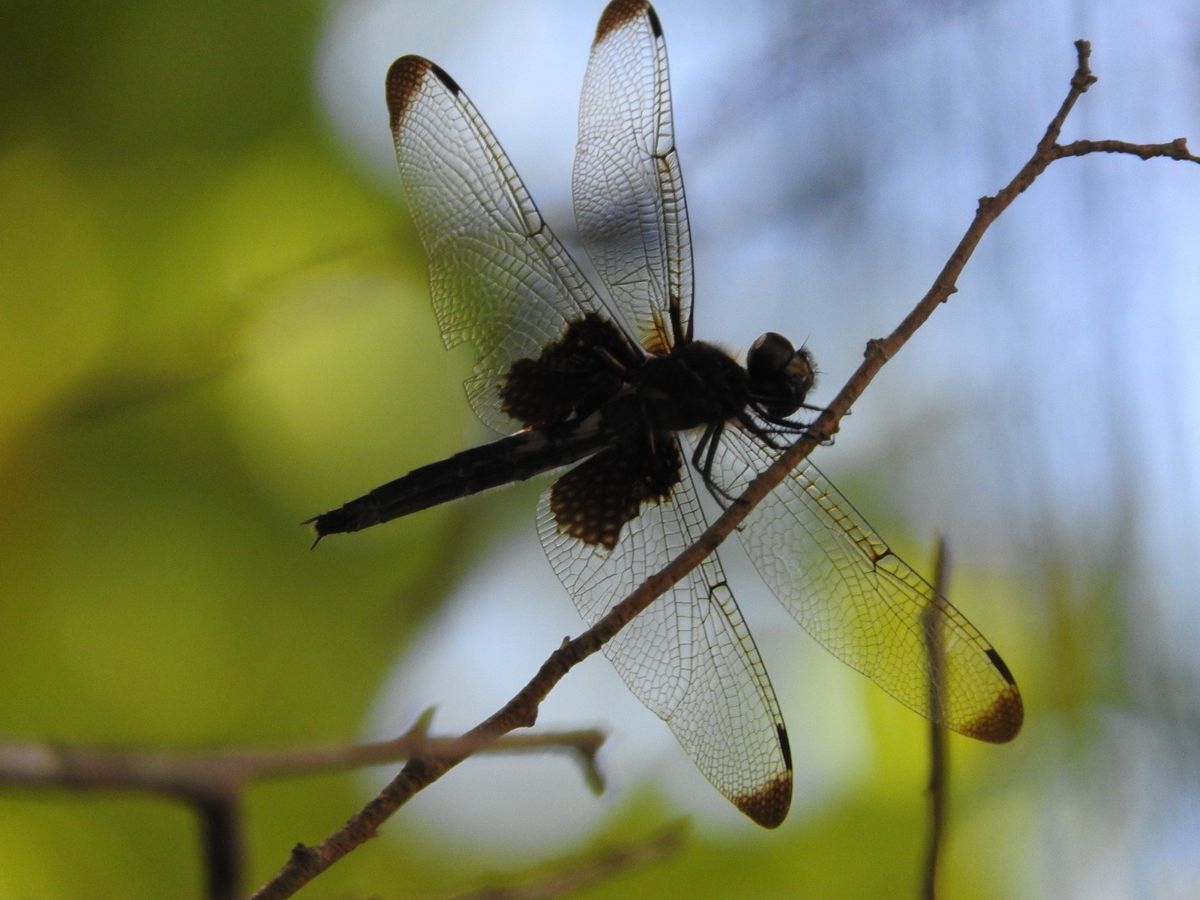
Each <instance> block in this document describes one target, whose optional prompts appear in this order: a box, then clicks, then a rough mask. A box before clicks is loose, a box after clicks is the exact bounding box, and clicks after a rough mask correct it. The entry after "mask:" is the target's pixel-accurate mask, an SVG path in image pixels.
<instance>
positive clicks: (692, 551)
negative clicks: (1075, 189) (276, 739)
mask: <svg viewBox="0 0 1200 900" xmlns="http://www.w3.org/2000/svg"><path fill="white" fill-rule="evenodd" d="M1075 48H1076V53H1077V65H1076V69H1075V72H1074V75H1073V76H1072V78H1071V84H1070V89H1069V91H1068V93H1067V96H1066V98H1065V99H1064V100H1063V102H1062V105H1061V106H1060V107H1059V109H1058V112H1057V113H1056V114H1055V116H1054V118H1053V119H1052V120H1051V121H1050V124H1049V126H1048V127H1047V128H1046V132H1045V134H1044V135H1043V136H1042V138H1041V140H1040V141H1039V142H1038V144H1037V149H1036V150H1035V152H1034V154H1033V156H1032V157H1031V158H1030V159H1029V161H1028V162H1026V163H1025V164H1024V165H1023V166H1022V167H1021V169H1020V171H1018V172H1017V174H1016V175H1015V176H1014V177H1013V179H1012V180H1011V181H1010V182H1009V183H1008V184H1007V185H1005V186H1004V187H1003V188H1001V189H1000V190H999V191H998V192H997V193H996V195H995V196H994V197H983V198H981V199H980V201H979V205H978V208H977V209H976V211H975V216H974V218H973V219H972V221H971V223H970V225H969V226H968V227H967V230H966V232H965V233H964V234H963V237H962V239H961V240H960V241H959V243H958V245H957V246H956V247H955V248H954V251H953V252H952V253H951V254H950V257H949V259H948V260H947V261H946V263H945V265H944V266H943V267H942V270H941V272H939V273H938V276H937V278H936V279H935V280H934V282H933V284H932V286H931V287H930V288H929V290H928V292H927V293H926V294H925V296H924V297H922V298H921V300H920V302H918V303H917V305H916V306H915V307H914V308H913V309H912V311H911V312H909V314H908V315H907V316H905V318H904V320H903V321H902V322H901V323H900V324H899V325H898V326H897V327H896V329H895V330H894V331H893V332H892V333H891V334H889V335H888V336H887V337H886V338H882V339H878V340H872V341H870V342H868V344H867V347H866V352H865V354H864V359H863V362H862V363H861V364H860V365H859V367H858V369H857V370H855V372H854V373H853V374H852V375H851V376H850V378H849V380H848V381H847V382H846V384H845V385H844V386H843V387H842V389H841V390H840V391H839V392H838V393H837V395H836V396H835V397H834V399H833V401H832V402H831V403H830V404H829V405H828V406H827V407H826V408H825V410H824V411H823V412H822V413H821V414H820V415H819V416H818V417H817V418H816V420H815V421H814V422H813V423H812V424H811V425H810V426H809V428H808V430H807V432H806V433H805V434H804V436H803V437H801V438H800V439H799V440H798V441H797V442H796V443H795V444H793V445H792V446H791V447H789V448H788V449H787V450H786V451H785V452H784V453H783V454H781V455H780V457H779V458H778V459H777V460H776V461H775V462H774V463H773V464H772V465H771V466H770V467H768V468H767V469H766V470H764V471H763V472H762V473H761V474H760V475H759V476H758V477H757V478H756V479H755V480H754V481H753V482H751V483H750V485H749V486H747V488H746V490H745V492H744V493H743V494H742V495H741V496H740V497H738V498H737V499H736V500H735V501H734V502H733V503H731V504H730V505H729V507H728V508H727V509H726V510H725V512H724V513H723V514H722V515H721V516H720V517H719V518H718V519H716V520H715V521H714V522H713V523H712V525H711V526H710V527H709V528H708V529H707V530H706V531H705V532H704V533H703V534H702V535H701V536H700V538H699V539H698V540H697V541H696V542H695V543H694V544H692V545H691V546H690V547H688V548H687V549H686V550H684V551H683V552H682V553H680V554H679V555H678V556H677V557H675V559H673V560H672V561H671V562H670V564H669V565H667V566H666V567H665V568H664V569H662V570H661V571H659V572H657V573H655V574H654V575H652V576H651V577H650V578H648V579H647V580H646V581H645V582H644V583H643V584H641V585H640V586H639V587H638V588H637V590H635V591H634V592H633V593H631V594H630V595H629V596H628V597H626V598H625V599H624V600H622V601H621V602H620V603H618V604H617V605H616V606H614V607H613V608H612V610H611V611H610V612H609V613H608V614H607V615H605V616H604V617H603V618H602V619H600V620H599V621H598V622H596V624H595V625H593V626H592V627H591V628H589V629H587V630H586V631H584V632H583V633H582V634H580V635H579V637H577V638H575V639H573V640H567V641H564V642H563V644H562V646H561V647H559V649H558V650H556V651H555V652H554V653H552V654H551V655H550V657H549V658H548V659H547V660H546V662H545V663H543V664H542V667H541V668H540V669H539V670H538V672H537V674H536V675H534V677H533V678H532V679H531V680H530V681H529V683H528V684H526V685H525V687H524V688H522V689H521V691H520V692H519V693H518V694H517V695H516V696H514V697H513V698H512V699H511V700H510V701H509V702H508V703H506V704H505V705H504V706H503V707H502V708H501V709H499V710H497V711H496V712H495V713H494V714H493V715H492V716H491V717H489V718H488V719H486V720H485V721H483V722H481V723H480V724H479V725H477V726H475V728H473V729H471V730H470V731H468V732H467V733H466V734H464V735H463V737H462V739H461V742H460V743H459V744H458V746H457V747H456V748H454V750H453V752H450V753H446V754H442V755H437V754H420V755H417V756H414V757H413V758H411V759H410V760H409V761H408V763H407V764H406V765H405V766H404V768H403V769H402V770H401V771H400V773H399V774H398V775H397V776H396V777H395V779H393V780H392V782H391V783H390V784H388V785H387V786H386V787H385V788H384V789H383V791H382V792H381V793H380V794H379V795H378V796H377V797H375V798H374V799H373V800H372V801H371V802H369V803H368V804H367V805H366V806H365V807H363V809H361V810H360V811H359V812H357V813H356V814H355V815H354V816H352V817H351V818H350V819H349V820H348V821H347V822H346V823H345V824H344V825H343V826H342V827H341V828H339V829H338V830H337V831H335V832H334V833H333V834H331V835H330V836H329V837H327V838H326V839H325V840H324V841H322V842H321V843H320V844H318V845H317V846H315V847H307V846H305V845H303V844H298V845H296V847H295V848H294V849H293V851H292V855H291V857H290V859H289V860H288V861H287V862H286V863H285V864H284V865H283V867H282V868H281V869H280V871H279V872H278V874H276V876H275V877H274V878H273V879H271V881H269V882H268V883H267V884H265V885H263V887H262V888H260V889H259V891H258V893H257V894H255V897H256V898H262V900H266V898H280V897H287V896H290V895H291V894H293V893H294V892H295V891H297V890H298V889H299V888H300V887H302V886H303V885H305V884H307V883H308V882H309V881H311V880H312V879H313V878H315V877H316V876H317V875H318V874H320V873H321V872H323V871H325V869H327V868H329V867H330V866H331V865H333V864H334V863H335V862H337V861H338V860H339V859H341V858H342V857H343V856H345V855H346V854H347V853H349V852H350V851H351V850H353V849H354V848H355V847H357V846H358V845H359V844H361V843H363V842H364V841H366V840H368V839H369V838H371V837H372V836H374V835H375V833H376V831H377V830H378V828H379V827H380V826H381V825H382V824H383V823H384V822H385V821H386V820H387V819H388V817H389V816H391V815H392V814H393V813H394V812H395V811H396V810H397V809H399V808H400V807H401V806H403V805H404V804H405V803H406V802H407V801H408V800H409V799H410V798H411V797H412V796H413V795H414V794H415V793H417V792H418V791H420V790H421V789H422V788H425V787H427V786H428V785H429V784H431V783H433V782H434V781H436V780H437V779H438V778H440V777H441V776H442V775H444V774H445V773H446V772H447V771H449V770H450V769H451V768H453V767H454V766H456V765H457V764H458V763H460V762H461V761H462V760H463V759H465V758H466V757H467V756H468V755H470V754H471V753H472V752H474V751H476V750H478V749H481V748H483V747H486V746H488V745H489V744H490V743H491V742H492V741H494V740H496V739H497V737H499V736H500V735H502V734H505V733H507V732H509V731H511V730H512V729H514V728H521V727H529V726H531V725H533V723H534V722H535V721H536V720H537V713H538V706H539V705H540V703H541V701H542V700H543V699H544V698H545V697H546V695H547V694H548V693H549V692H550V690H551V689H552V688H553V687H554V685H556V684H557V683H558V681H559V680H560V679H561V678H562V677H563V676H564V675H565V674H566V673H567V672H568V671H570V669H571V668H573V667H574V666H575V665H577V664H578V663H580V662H582V661H583V660H584V659H586V658H587V657H589V656H591V655H592V654H593V653H595V652H596V651H597V650H599V649H600V648H601V647H602V646H603V645H604V644H605V643H606V642H607V641H609V640H610V639H611V638H612V637H613V636H614V635H615V634H616V633H617V632H618V631H620V630H621V628H622V627H624V626H625V625H626V624H627V623H628V622H629V621H630V620H631V619H633V617H634V616H636V615H637V614H638V613H640V612H641V611H642V610H644V609H645V608H646V607H647V606H649V605H650V603H652V602H653V601H654V600H655V599H656V598H657V597H659V596H660V595H661V594H663V593H664V592H665V591H667V590H669V589H670V588H671V587H672V586H673V585H675V584H676V583H677V582H678V581H680V580H681V579H682V578H683V577H684V576H685V575H686V574H687V573H688V572H690V571H691V570H692V569H694V568H695V567H696V566H697V565H699V564H700V562H701V561H702V560H703V559H704V558H705V557H707V556H708V555H709V554H710V553H712V552H713V551H714V550H715V549H716V548H717V547H718V546H719V545H720V544H721V542H722V541H724V540H725V538H726V537H728V536H729V534H730V533H731V532H732V531H733V530H734V529H735V528H737V526H738V525H739V524H740V523H741V522H742V520H744V519H745V518H746V516H747V515H748V514H749V513H750V511H751V510H752V509H753V508H754V507H755V506H756V505H757V504H758V503H760V502H761V501H762V500H763V498H764V497H766V496H767V494H769V493H770V492H771V491H772V490H773V489H774V488H775V487H776V486H778V485H779V483H780V482H782V481H783V479H784V478H786V477H787V476H788V473H790V472H791V471H792V470H793V469H794V468H795V467H796V466H797V465H798V464H799V463H800V462H801V461H802V460H804V459H805V458H806V457H807V456H808V455H809V454H810V453H811V452H812V451H813V449H814V448H815V447H817V446H818V445H819V444H820V443H822V442H823V441H826V440H828V439H829V438H830V437H832V436H833V435H834V434H835V433H836V432H837V430H838V426H839V423H840V422H841V420H842V417H843V416H844V415H846V413H847V412H848V411H849V409H850V407H851V406H852V405H853V404H854V402H855V401H856V400H858V398H859V397H860V396H861V395H862V393H863V391H864V390H865V389H866V387H867V385H869V384H870V383H871V381H872V380H874V378H875V376H876V375H877V374H879V371H880V369H882V368H883V365H884V364H885V363H886V362H887V361H888V360H889V359H891V358H892V357H893V356H894V355H895V354H896V353H897V352H898V351H899V350H900V348H901V347H903V346H904V344H905V343H907V341H908V340H909V338H911V337H912V336H913V334H915V333H916V331H917V329H918V328H920V327H921V326H922V325H923V324H924V323H925V321H926V320H927V319H928V318H929V317H930V316H931V315H932V314H933V311H934V310H935V309H936V308H937V307H938V305H939V304H941V303H944V302H945V301H946V300H948V299H949V297H950V295H951V294H953V293H954V292H955V291H956V290H957V287H956V285H957V282H958V278H959V276H960V275H961V274H962V271H963V268H964V267H965V266H966V264H967V261H968V260H969V259H970V258H971V255H972V254H973V253H974V252H975V248H976V247H977V246H978V245H979V242H980V240H981V239H982V237H983V235H984V233H985V232H986V231H987V229H988V228H989V227H990V226H991V224H992V223H993V222H995V221H996V219H997V218H998V217H999V216H1000V215H1001V214H1002V213H1003V212H1004V211H1005V210H1006V209H1007V208H1008V207H1009V206H1010V205H1011V204H1012V202H1013V200H1015V199H1016V198H1017V196H1018V195H1020V194H1021V193H1022V192H1023V191H1024V190H1025V189H1026V188H1028V187H1029V186H1030V185H1031V184H1033V182H1034V180H1036V179H1037V178H1038V176H1040V175H1041V174H1042V172H1044V171H1045V170H1046V168H1047V167H1048V166H1049V165H1050V164H1051V163H1053V162H1054V161H1055V160H1058V159H1063V158H1065V157H1068V156H1081V155H1084V154H1085V153H1091V152H1108V153H1131V154H1133V155H1135V156H1140V157H1142V158H1144V159H1145V158H1150V157H1152V156H1166V157H1170V158H1173V159H1182V160H1186V161H1189V162H1200V160H1197V159H1196V158H1195V157H1193V156H1192V155H1191V154H1190V153H1189V152H1188V150H1187V146H1186V142H1185V141H1183V140H1182V139H1179V140H1176V141H1173V142H1171V143H1169V144H1160V145H1135V144H1124V143H1122V142H1116V141H1100V142H1092V143H1091V144H1090V145H1088V144H1084V143H1082V142H1076V143H1075V144H1069V145H1066V146H1062V145H1060V144H1058V138H1059V136H1060V134H1061V131H1062V126H1063V123H1064V122H1065V121H1066V118H1067V116H1068V115H1069V114H1070V112H1071V110H1072V108H1073V107H1074V106H1075V103H1076V102H1077V101H1078V99H1079V98H1080V97H1081V96H1082V95H1083V94H1084V93H1085V92H1086V91H1087V90H1088V88H1090V87H1091V86H1092V85H1093V84H1094V83H1095V82H1096V77H1095V75H1093V74H1092V72H1091V70H1090V69H1089V67H1088V62H1089V57H1090V55H1091V45H1090V44H1089V43H1088V42H1087V41H1082V40H1081V41H1076V42H1075Z"/></svg>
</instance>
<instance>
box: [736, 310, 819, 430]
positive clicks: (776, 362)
mask: <svg viewBox="0 0 1200 900" xmlns="http://www.w3.org/2000/svg"><path fill="white" fill-rule="evenodd" d="M746 371H747V373H749V375H750V392H751V396H752V397H753V399H754V401H755V402H756V403H757V404H758V405H759V406H760V407H762V409H763V410H764V411H765V412H766V413H767V414H768V415H770V416H772V417H775V418H780V419H786V418H787V417H788V416H790V415H792V414H793V413H794V412H796V410H798V409H799V408H800V406H801V404H803V403H804V398H805V397H807V396H808V392H809V391H811V390H812V388H813V385H814V384H815V383H816V380H817V369H816V366H815V365H814V363H813V358H812V354H811V353H809V352H808V350H807V349H806V348H804V347H801V348H800V349H799V350H797V349H796V348H795V347H794V346H793V345H792V342H791V341H789V340H788V339H787V338H785V337H784V336H783V335H782V334H776V333H775V332H774V331H768V332H767V333H766V334H764V335H762V336H761V337H759V339H758V340H756V341H755V342H754V343H753V344H752V345H751V346H750V352H749V353H748V354H747V356H746Z"/></svg>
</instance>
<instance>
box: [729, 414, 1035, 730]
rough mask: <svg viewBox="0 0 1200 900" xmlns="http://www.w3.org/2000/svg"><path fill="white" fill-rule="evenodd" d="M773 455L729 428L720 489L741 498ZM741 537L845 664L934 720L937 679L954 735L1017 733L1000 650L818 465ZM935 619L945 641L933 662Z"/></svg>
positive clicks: (764, 508)
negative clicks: (930, 634)
mask: <svg viewBox="0 0 1200 900" xmlns="http://www.w3.org/2000/svg"><path fill="white" fill-rule="evenodd" d="M776 455H777V454H776V453H775V451H772V450H770V449H769V448H766V447H765V446H763V444H762V443H761V442H760V441H759V440H758V439H757V438H755V437H753V436H752V435H750V434H748V433H746V432H745V431H743V430H742V429H740V428H729V429H727V430H726V432H725V435H724V436H723V437H722V439H721V442H720V449H719V450H718V466H719V475H720V480H721V481H722V484H723V486H724V487H725V488H726V489H727V490H729V491H730V492H731V493H733V494H735V495H736V494H737V493H740V492H741V490H742V489H743V488H744V487H745V485H746V484H748V483H749V482H750V480H751V479H752V478H753V477H754V476H755V475H756V474H757V473H758V472H760V471H762V470H763V469H764V468H766V466H767V465H769V464H770V463H771V462H772V460H773V459H774V457H775V456H776ZM739 536H740V537H741V540H742V544H743V545H744V546H745V548H746V551H747V553H748V554H749V556H750V559H751V561H752V562H753V563H754V565H755V567H756V568H757V569H758V572H759V574H760V575H761V576H762V578H763V580H764V581H766V583H767V585H768V586H769V587H770V588H771V590H772V591H773V592H774V593H775V596H776V597H777V598H779V602H780V603H782V604H783V605H784V607H786V608H787V610H788V612H790V613H791V614H792V616H793V617H794V618H795V619H796V621H797V622H799V623H800V625H802V626H803V627H804V629H805V630H806V631H807V632H808V633H809V634H811V635H812V636H813V637H814V638H816V639H817V640H818V641H819V642H820V643H821V644H822V645H823V646H824V647H825V649H827V650H828V651H829V652H830V653H832V654H833V655H834V656H836V657H837V658H838V659H840V660H842V661H843V662H845V663H847V664H848V665H850V666H852V667H853V668H855V669H857V670H858V671H860V672H862V673H863V674H864V675H866V676H867V677H868V678H870V679H871V680H872V681H874V682H875V683H876V684H878V685H879V686H880V687H881V688H883V689H884V690H885V691H887V692H888V693H889V694H891V695H892V696H893V697H895V698H896V699H897V700H899V701H900V702H901V703H903V704H904V705H905V706H907V707H909V708H910V709H913V710H915V711H916V712H919V713H921V714H922V715H925V716H928V715H929V714H930V710H931V709H932V708H933V707H931V705H930V698H931V694H930V690H931V685H934V684H937V685H939V686H940V696H938V702H939V704H940V707H939V708H940V709H941V710H942V720H943V724H944V725H945V726H946V727H948V728H950V729H952V730H954V731H957V732H960V733H961V734H965V735H967V736H969V737H974V738H979V739H980V740H985V741H992V742H996V743H1001V742H1004V741H1008V740H1011V739H1012V738H1014V737H1015V736H1016V734H1017V732H1018V731H1019V730H1020V728H1021V722H1022V719H1023V717H1024V711H1023V706H1022V703H1021V695H1020V693H1019V692H1018V690H1017V686H1016V684H1015V682H1014V681H1013V677H1012V674H1011V673H1010V672H1009V670H1008V667H1007V666H1006V665H1005V664H1004V661H1003V660H1002V659H1001V658H1000V655H999V654H998V653H997V652H996V651H995V650H994V649H993V648H992V645H991V644H989V643H988V642H987V640H985V639H984V637H983V635H981V634H980V633H979V632H978V631H977V630H976V629H975V627H974V626H973V625H972V624H971V623H970V622H968V621H967V619H966V617H965V616H964V615H963V614H962V613H960V612H959V611H958V610H957V609H955V608H954V607H953V606H951V605H950V603H949V602H948V601H947V600H946V599H945V598H944V597H942V596H941V595H939V594H938V593H937V592H936V591H934V589H933V587H932V586H931V585H930V584H929V582H927V581H926V580H925V579H924V578H922V577H921V576H920V575H918V574H917V573H916V572H914V571H913V570H912V569H911V568H910V567H909V566H908V564H907V563H905V562H904V561H903V560H902V559H900V558H899V557H898V556H896V554H895V553H893V552H892V550H891V548H889V547H888V545H887V544H885V543H884V542H883V540H882V539H881V538H880V537H879V535H877V534H876V533H875V531H874V530H873V529H872V528H871V526H870V525H868V524H867V522H866V520H865V519H863V517H862V516H861V515H859V514H858V512H857V511H856V510H855V509H854V507H853V506H851V505H850V502H849V501H848V500H847V499H846V498H845V497H844V496H842V494H841V493H840V492H839V491H838V489H837V488H835V487H834V486H833V485H832V484H830V483H829V481H828V480H827V479H826V478H825V476H824V475H822V474H821V472H820V471H819V470H818V469H817V467H816V466H814V465H813V464H812V463H810V462H808V461H805V462H803V463H801V464H800V466H799V467H798V468H797V469H796V470H795V471H794V472H792V474H791V475H790V476H789V477H788V478H787V479H786V480H785V481H784V482H783V483H782V484H781V485H780V486H779V487H777V488H776V489H775V490H774V491H773V492H772V493H771V494H770V495H769V496H768V497H767V498H766V500H764V501H763V502H762V503H761V504H760V505H759V506H758V507H756V508H755V509H754V511H753V512H752V513H751V514H750V516H749V517H748V518H747V519H746V521H745V522H744V523H743V525H742V528H741V531H740V532H739ZM929 617H932V621H933V622H934V623H935V625H936V629H937V633H938V634H940V638H941V642H942V658H941V660H940V662H939V663H938V664H937V668H936V669H934V668H933V667H932V666H931V663H930V654H929V652H928V650H927V643H926V637H925V636H926V634H927V632H926V630H925V629H926V628H927V627H928V626H927V625H926V624H925V623H926V622H927V621H928V620H929ZM934 671H936V672H937V673H938V674H937V676H936V677H934V676H933V675H932V674H931V673H932V672H934Z"/></svg>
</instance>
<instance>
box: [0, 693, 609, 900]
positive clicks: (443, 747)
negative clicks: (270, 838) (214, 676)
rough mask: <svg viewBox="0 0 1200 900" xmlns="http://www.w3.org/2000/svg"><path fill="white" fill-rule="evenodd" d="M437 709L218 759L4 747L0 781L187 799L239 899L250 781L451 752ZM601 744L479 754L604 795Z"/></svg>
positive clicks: (213, 879) (535, 737)
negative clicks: (329, 739)
mask: <svg viewBox="0 0 1200 900" xmlns="http://www.w3.org/2000/svg"><path fill="white" fill-rule="evenodd" d="M431 717H432V713H431V712H426V713H424V714H422V716H420V717H419V718H418V720H417V722H416V723H415V724H414V725H413V727H412V728H410V729H409V730H408V731H407V732H406V733H405V734H403V735H401V736H400V737H398V738H395V739H393V740H389V741H377V742H373V743H365V744H331V745H326V746H316V747H299V748H291V749H285V750H229V751H215V752H211V753H190V752H175V753H172V752H168V751H163V750H132V749H129V748H114V747H87V746H62V745H55V744H49V743H45V742H39V743H35V742H21V741H5V742H0V784H9V785H20V786H25V787H39V788H52V787H61V788H70V789H73V790H140V791H147V792H151V793H157V794H162V795H165V796H168V797H172V798H174V799H177V800H182V801H183V802H184V803H186V804H187V805H188V806H190V807H191V808H192V809H193V810H194V811H195V812H196V814H197V816H198V818H199V820H200V832H201V842H202V845H203V848H204V871H205V878H206V881H207V885H206V891H205V896H207V897H211V898H220V900H224V898H230V897H237V896H240V895H241V888H242V884H243V883H244V878H245V869H246V862H245V859H246V855H245V841H244V836H243V818H242V804H241V798H242V795H243V791H244V789H245V786H246V784H247V783H249V782H251V781H255V780H259V779H264V778H281V777H287V776H293V775H306V774H311V773H315V772H336V771H343V770H348V769H355V768H361V767H363V766H370V765H377V764H379V763H389V762H397V761H399V760H402V759H408V758H409V757H411V756H412V755H413V754H414V753H418V752H419V753H427V754H434V755H440V754H454V753H457V752H459V749H458V748H459V747H460V745H461V743H462V739H461V738H437V737H429V736H428V734H427V733H426V731H427V729H428V726H429V722H430V719H431ZM603 742H604V735H603V733H601V732H599V731H596V730H594V729H586V730H581V731H564V732H544V733H541V734H524V735H509V736H507V737H504V738H501V739H500V740H497V741H496V742H494V743H493V744H491V745H490V746H489V747H486V748H482V749H483V750H484V751H485V752H488V753H521V754H525V753H543V752H566V753H570V754H572V755H573V756H575V757H577V758H578V761H579V764H580V766H581V768H582V770H583V774H584V778H585V779H586V781H587V783H588V786H589V787H590V788H591V789H592V790H593V791H595V792H597V793H598V792H599V791H600V790H601V789H602V788H603V778H602V777H601V774H600V771H599V769H598V767H597V765H596V753H597V751H598V750H599V749H600V745H601V744H602V743H603Z"/></svg>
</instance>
